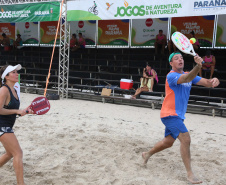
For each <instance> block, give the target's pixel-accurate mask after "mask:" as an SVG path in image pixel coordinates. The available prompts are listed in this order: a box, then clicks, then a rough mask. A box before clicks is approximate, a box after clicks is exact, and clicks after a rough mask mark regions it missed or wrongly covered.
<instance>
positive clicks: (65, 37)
mask: <svg viewBox="0 0 226 185" xmlns="http://www.w3.org/2000/svg"><path fill="white" fill-rule="evenodd" d="M50 1H59V0H0V4H1V5H12V4H23V3H37V2H50ZM60 2H62V1H61V0H60ZM69 37H70V30H69V24H68V22H67V0H64V3H63V7H62V14H61V20H60V47H59V73H58V94H59V95H60V97H61V98H68V76H69V52H70V45H69V40H70V38H69Z"/></svg>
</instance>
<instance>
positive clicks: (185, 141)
mask: <svg viewBox="0 0 226 185" xmlns="http://www.w3.org/2000/svg"><path fill="white" fill-rule="evenodd" d="M178 139H179V140H180V143H181V145H180V152H181V158H182V160H183V163H184V166H185V168H186V171H187V176H188V181H190V182H191V183H192V184H200V183H202V181H200V180H199V179H198V178H197V177H196V176H195V175H194V173H193V172H192V169H191V153H190V143H191V138H190V135H189V133H188V132H185V133H180V134H179V136H178Z"/></svg>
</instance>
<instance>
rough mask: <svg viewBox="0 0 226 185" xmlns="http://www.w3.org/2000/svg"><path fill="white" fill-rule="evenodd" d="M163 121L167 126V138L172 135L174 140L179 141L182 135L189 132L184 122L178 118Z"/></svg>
mask: <svg viewBox="0 0 226 185" xmlns="http://www.w3.org/2000/svg"><path fill="white" fill-rule="evenodd" d="M161 120H162V122H163V124H164V125H165V126H166V129H165V137H166V136H168V135H171V136H172V137H173V138H174V139H177V137H178V136H179V134H180V133H185V132H188V129H187V128H186V126H185V124H184V120H183V119H181V118H180V117H178V116H168V117H165V118H162V119H161Z"/></svg>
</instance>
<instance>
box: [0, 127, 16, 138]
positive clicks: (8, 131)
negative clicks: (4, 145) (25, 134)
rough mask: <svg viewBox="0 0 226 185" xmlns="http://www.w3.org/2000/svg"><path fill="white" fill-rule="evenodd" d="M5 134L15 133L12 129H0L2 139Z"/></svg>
mask: <svg viewBox="0 0 226 185" xmlns="http://www.w3.org/2000/svg"><path fill="white" fill-rule="evenodd" d="M5 133H14V131H13V129H12V128H11V127H0V137H1V136H2V135H3V134H5Z"/></svg>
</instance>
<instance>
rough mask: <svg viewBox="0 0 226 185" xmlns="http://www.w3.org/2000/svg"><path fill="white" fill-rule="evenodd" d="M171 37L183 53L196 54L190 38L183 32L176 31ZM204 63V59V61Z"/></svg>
mask: <svg viewBox="0 0 226 185" xmlns="http://www.w3.org/2000/svg"><path fill="white" fill-rule="evenodd" d="M171 39H172V41H173V43H174V45H175V46H176V47H177V48H178V49H179V50H180V51H181V52H183V53H186V54H189V55H192V56H196V53H195V51H194V48H193V46H192V44H191V43H190V40H189V39H188V38H187V37H186V36H185V35H184V34H182V33H180V32H178V31H176V32H174V33H173V34H172V36H171ZM202 63H204V61H203V62H202Z"/></svg>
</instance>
